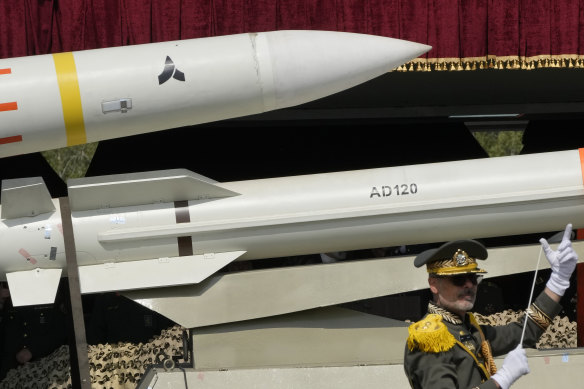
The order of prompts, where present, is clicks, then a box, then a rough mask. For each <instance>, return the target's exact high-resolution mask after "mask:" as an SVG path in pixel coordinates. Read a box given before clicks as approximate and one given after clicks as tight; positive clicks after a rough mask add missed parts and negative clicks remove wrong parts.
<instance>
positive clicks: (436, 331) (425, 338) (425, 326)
mask: <svg viewBox="0 0 584 389" xmlns="http://www.w3.org/2000/svg"><path fill="white" fill-rule="evenodd" d="M408 333H409V336H408V348H409V349H410V351H413V350H415V349H419V350H421V351H424V352H427V353H439V352H442V351H448V350H450V349H451V348H452V347H454V345H455V344H456V339H455V338H454V336H453V335H452V334H451V333H450V332H449V331H448V328H446V325H445V324H444V323H442V316H440V315H437V314H430V315H428V316H426V317H425V318H423V319H422V320H420V321H419V322H416V323H414V324H412V325H410V326H409V327H408Z"/></svg>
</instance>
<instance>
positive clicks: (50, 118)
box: [0, 30, 430, 157]
mask: <svg viewBox="0 0 584 389" xmlns="http://www.w3.org/2000/svg"><path fill="white" fill-rule="evenodd" d="M429 49H430V46H427V45H423V44H419V43H414V42H409V41H404V40H399V39H393V38H386V37H379V36H373V35H365V34H355V33H344V32H331V31H300V30H299V31H271V32H262V33H249V34H237V35H226V36H218V37H211V38H199V39H190V40H181V41H172V42H161V43H151V44H143V45H135V46H123V47H112V48H105V49H96V50H86V51H77V52H67V53H58V54H50V55H38V56H30V57H19V58H9V59H2V60H0V157H7V156H12V155H17V154H24V153H30V152H36V151H43V150H50V149H55V148H60V147H65V146H72V145H77V144H83V143H86V142H95V141H100V140H105V139H111V138H118V137H122V136H129V135H135V134H141V133H147V132H152V131H158V130H163V129H168V128H176V127H182V126H187V125H194V124H200V123H206V122H212V121H218V120H223V119H229V118H235V117H240V116H247V115H251V114H258V113H262V112H265V111H270V110H275V109H279V108H286V107H291V106H295V105H298V104H302V103H306V102H309V101H312V100H315V99H319V98H322V97H325V96H328V95H331V94H334V93H337V92H340V91H342V90H345V89H348V88H351V87H353V86H355V85H358V84H361V83H363V82H365V81H368V80H371V79H373V78H375V77H378V76H380V75H382V74H384V73H386V72H388V71H391V70H393V69H394V68H396V67H398V66H400V65H402V64H404V63H406V62H408V61H409V60H411V59H413V58H416V57H418V56H420V55H421V54H423V53H425V52H426V51H428V50H429Z"/></svg>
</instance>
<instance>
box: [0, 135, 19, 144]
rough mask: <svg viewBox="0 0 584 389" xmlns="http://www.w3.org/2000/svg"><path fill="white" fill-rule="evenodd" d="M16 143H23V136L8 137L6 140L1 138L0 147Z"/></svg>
mask: <svg viewBox="0 0 584 389" xmlns="http://www.w3.org/2000/svg"><path fill="white" fill-rule="evenodd" d="M16 142H22V135H15V136H7V137H6V138H0V145H5V144H7V143H16Z"/></svg>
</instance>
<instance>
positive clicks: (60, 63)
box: [53, 52, 87, 146]
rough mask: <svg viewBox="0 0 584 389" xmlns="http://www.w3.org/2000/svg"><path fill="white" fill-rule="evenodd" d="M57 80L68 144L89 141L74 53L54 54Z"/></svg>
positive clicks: (72, 144)
mask: <svg viewBox="0 0 584 389" xmlns="http://www.w3.org/2000/svg"><path fill="white" fill-rule="evenodd" d="M53 60H54V61H55V70H56V72H57V82H58V83H59V90H60V92H61V104H62V106H63V119H64V121H65V131H66V134H67V146H74V145H79V144H83V143H87V136H86V134H85V122H84V120H83V109H82V108H81V92H80V91H79V80H78V79H77V69H76V67H75V59H74V58H73V53H71V52H69V53H58V54H53Z"/></svg>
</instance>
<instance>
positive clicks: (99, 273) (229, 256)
mask: <svg viewBox="0 0 584 389" xmlns="http://www.w3.org/2000/svg"><path fill="white" fill-rule="evenodd" d="M244 253H245V251H232V252H224V253H210V254H201V255H189V256H183V257H172V258H158V259H147V260H142V261H130V262H117V263H104V264H99V265H88V266H81V267H79V282H80V284H81V293H97V292H110V291H121V290H133V289H143V288H157V287H163V286H177V285H188V284H196V283H198V282H201V281H203V280H204V279H205V278H207V277H209V276H210V275H212V274H214V273H215V272H217V271H218V270H220V269H221V268H222V267H224V266H225V265H227V264H229V263H230V262H232V261H234V260H235V259H237V258H238V257H240V256H242V255H243V254H244Z"/></svg>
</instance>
